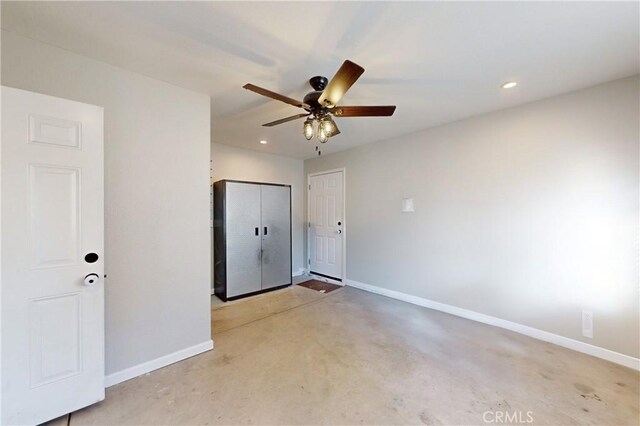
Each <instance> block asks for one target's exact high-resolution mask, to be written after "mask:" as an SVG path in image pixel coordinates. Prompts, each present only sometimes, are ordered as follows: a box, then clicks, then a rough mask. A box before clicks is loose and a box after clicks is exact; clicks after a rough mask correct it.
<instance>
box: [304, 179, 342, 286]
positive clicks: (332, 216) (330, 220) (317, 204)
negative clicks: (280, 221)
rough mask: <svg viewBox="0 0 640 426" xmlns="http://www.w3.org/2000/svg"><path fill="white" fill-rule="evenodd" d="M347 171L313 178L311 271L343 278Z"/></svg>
mask: <svg viewBox="0 0 640 426" xmlns="http://www.w3.org/2000/svg"><path fill="white" fill-rule="evenodd" d="M343 179H344V176H343V172H342V171H339V172H333V173H326V174H318V175H311V176H310V178H309V228H308V229H309V271H310V272H311V273H313V274H316V275H321V276H325V277H327V278H333V279H335V280H339V281H342V251H343V249H344V248H343V241H344V233H343V231H344V218H343V217H342V214H343V213H342V212H343Z"/></svg>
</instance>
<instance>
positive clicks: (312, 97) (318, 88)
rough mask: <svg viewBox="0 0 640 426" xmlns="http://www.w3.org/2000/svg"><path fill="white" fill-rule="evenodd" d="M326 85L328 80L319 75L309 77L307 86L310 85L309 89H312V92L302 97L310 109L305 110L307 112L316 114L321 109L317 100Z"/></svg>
mask: <svg viewBox="0 0 640 426" xmlns="http://www.w3.org/2000/svg"><path fill="white" fill-rule="evenodd" d="M328 83H329V80H328V79H327V77H322V76H320V75H317V76H315V77H311V78H310V79H309V84H310V85H311V87H313V89H314V91H313V92H309V93H307V95H306V96H305V97H304V100H303V102H304V103H305V104H307V105H309V107H310V108H305V109H306V110H307V111H309V112H312V113H316V112H319V111H320V110H321V109H322V107H323V106H322V105H320V103H319V102H318V99H319V98H320V96H322V92H323V91H324V88H325V87H327V84H328Z"/></svg>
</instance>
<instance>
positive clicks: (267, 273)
mask: <svg viewBox="0 0 640 426" xmlns="http://www.w3.org/2000/svg"><path fill="white" fill-rule="evenodd" d="M260 189H261V193H262V228H261V231H262V289H267V288H271V287H277V286H281V285H287V284H291V187H288V186H275V185H261V186H260Z"/></svg>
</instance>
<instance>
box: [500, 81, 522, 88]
mask: <svg viewBox="0 0 640 426" xmlns="http://www.w3.org/2000/svg"><path fill="white" fill-rule="evenodd" d="M517 85H518V83H517V82H515V81H507V82H506V83H504V84H503V85H502V86H501V87H502V88H503V89H511V88H512V87H516V86H517Z"/></svg>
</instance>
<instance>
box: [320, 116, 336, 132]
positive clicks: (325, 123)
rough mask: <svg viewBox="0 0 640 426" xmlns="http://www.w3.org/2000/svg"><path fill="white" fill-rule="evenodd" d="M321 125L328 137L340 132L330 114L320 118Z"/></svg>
mask: <svg viewBox="0 0 640 426" xmlns="http://www.w3.org/2000/svg"><path fill="white" fill-rule="evenodd" d="M320 127H322V129H323V130H324V133H325V134H326V135H327V137H331V136H334V135H335V134H337V133H339V132H338V126H336V123H335V122H334V121H333V118H331V116H329V115H327V116H324V117H322V118H321V119H320Z"/></svg>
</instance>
